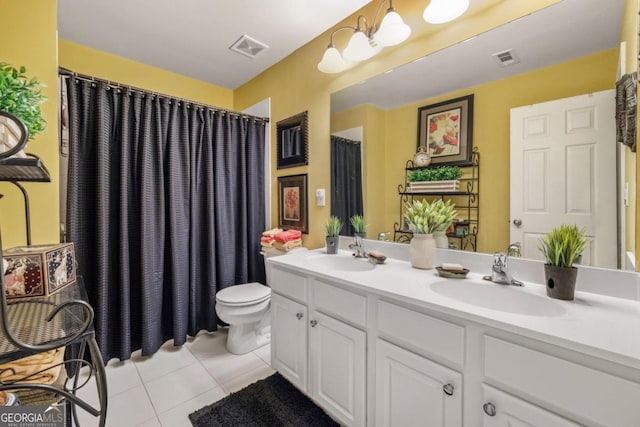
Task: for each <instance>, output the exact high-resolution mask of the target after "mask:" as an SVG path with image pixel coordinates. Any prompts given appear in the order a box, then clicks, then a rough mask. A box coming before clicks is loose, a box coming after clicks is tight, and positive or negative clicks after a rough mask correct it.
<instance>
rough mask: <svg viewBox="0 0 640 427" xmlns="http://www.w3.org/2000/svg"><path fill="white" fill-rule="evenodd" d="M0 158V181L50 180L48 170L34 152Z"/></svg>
mask: <svg viewBox="0 0 640 427" xmlns="http://www.w3.org/2000/svg"><path fill="white" fill-rule="evenodd" d="M27 156H28V157H9V158H7V159H0V181H23V182H51V177H50V175H49V171H48V170H47V168H46V167H45V165H44V163H42V160H41V159H40V158H39V157H38V156H36V155H35V154H28V153H27Z"/></svg>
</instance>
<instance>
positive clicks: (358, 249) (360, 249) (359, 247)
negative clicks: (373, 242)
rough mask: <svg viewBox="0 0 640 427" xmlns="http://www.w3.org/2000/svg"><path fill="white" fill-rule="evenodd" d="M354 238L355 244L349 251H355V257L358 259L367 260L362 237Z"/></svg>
mask: <svg viewBox="0 0 640 427" xmlns="http://www.w3.org/2000/svg"><path fill="white" fill-rule="evenodd" d="M353 238H354V240H355V242H354V243H352V244H350V245H349V249H351V250H352V251H353V256H354V257H356V258H366V257H367V256H368V255H367V252H366V251H365V250H364V244H363V242H362V236H354V237H353Z"/></svg>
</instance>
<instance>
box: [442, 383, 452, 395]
mask: <svg viewBox="0 0 640 427" xmlns="http://www.w3.org/2000/svg"><path fill="white" fill-rule="evenodd" d="M453 390H454V387H453V385H451V384H445V385H443V386H442V391H444V394H446V395H447V396H452V395H453Z"/></svg>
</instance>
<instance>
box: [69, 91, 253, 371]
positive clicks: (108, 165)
mask: <svg viewBox="0 0 640 427" xmlns="http://www.w3.org/2000/svg"><path fill="white" fill-rule="evenodd" d="M68 99H69V101H68V102H69V126H70V158H69V189H68V197H69V198H68V215H67V228H68V233H69V234H68V235H69V240H70V241H73V242H74V243H75V246H76V253H77V259H78V269H79V272H80V273H81V274H82V275H83V276H84V278H85V284H86V288H87V293H88V296H89V301H90V303H91V305H92V306H93V308H94V310H95V314H96V315H95V322H94V323H95V327H96V334H97V341H98V344H99V346H100V349H101V351H102V355H103V358H104V360H105V361H108V360H109V359H111V358H113V357H117V358H119V359H121V360H124V359H128V358H129V357H130V355H131V353H132V352H133V351H135V350H137V349H142V353H143V354H152V353H154V352H155V351H156V350H157V349H158V348H159V347H160V346H161V345H162V343H163V342H165V341H166V340H168V339H173V340H174V345H182V344H183V343H184V342H185V340H186V337H187V335H195V334H196V333H197V332H198V331H200V330H202V329H206V330H209V331H212V330H215V329H217V316H216V314H215V310H214V303H215V294H216V291H218V290H220V289H222V288H225V287H227V286H230V285H234V284H239V283H246V282H249V281H264V264H263V260H262V257H261V256H260V235H261V232H262V231H263V230H264V229H265V224H264V138H265V123H264V122H263V121H261V120H256V119H253V118H247V117H239V116H238V115H235V114H230V113H227V112H221V111H216V110H213V109H209V108H203V107H199V106H195V105H190V104H188V103H185V102H180V101H178V100H172V99H169V98H166V97H162V96H156V95H152V94H144V93H141V92H140V91H132V90H128V89H125V88H120V89H114V88H112V87H109V85H107V84H103V83H94V82H87V81H84V80H76V79H73V80H72V81H70V82H69V84H68Z"/></svg>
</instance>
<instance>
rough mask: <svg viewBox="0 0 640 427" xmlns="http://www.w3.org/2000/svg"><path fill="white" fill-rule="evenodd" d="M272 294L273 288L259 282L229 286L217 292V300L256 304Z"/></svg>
mask: <svg viewBox="0 0 640 427" xmlns="http://www.w3.org/2000/svg"><path fill="white" fill-rule="evenodd" d="M270 296H271V288H270V287H268V286H265V285H262V284H260V283H257V282H253V283H247V284H245V285H236V286H229V287H228V288H225V289H223V290H221V291H220V292H218V293H217V294H216V301H218V302H221V303H224V304H229V305H245V304H247V305H248V304H256V303H259V302H262V301H264V300H266V299H268V298H269V297H270Z"/></svg>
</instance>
